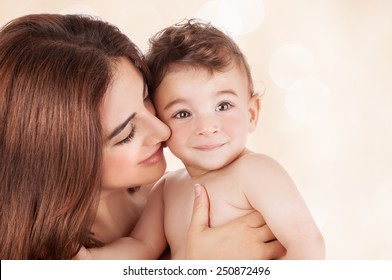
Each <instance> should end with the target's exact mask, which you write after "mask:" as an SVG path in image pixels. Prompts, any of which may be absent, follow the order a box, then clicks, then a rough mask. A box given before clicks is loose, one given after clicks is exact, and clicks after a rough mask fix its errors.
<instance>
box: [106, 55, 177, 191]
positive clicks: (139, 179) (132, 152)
mask: <svg viewBox="0 0 392 280" xmlns="http://www.w3.org/2000/svg"><path fill="white" fill-rule="evenodd" d="M146 96H147V87H146V85H145V84H144V80H143V78H142V75H141V73H140V72H139V71H138V70H137V69H136V67H135V66H134V65H133V64H132V63H130V61H129V60H128V59H126V58H121V60H120V61H119V62H118V63H117V64H116V69H115V75H114V78H113V81H112V85H111V86H110V87H109V89H108V92H107V94H106V96H105V98H104V102H103V105H102V108H101V119H102V125H103V131H104V139H105V147H104V151H103V166H102V168H103V179H102V181H103V191H108V190H113V189H124V188H131V187H136V186H140V185H143V184H147V183H151V182H154V181H156V180H158V179H159V178H160V177H161V176H162V175H163V173H164V171H165V169H166V162H165V159H164V156H163V153H162V149H163V144H162V142H163V141H165V140H166V139H168V137H169V136H170V130H169V128H168V127H167V126H166V125H165V124H163V123H162V122H161V121H160V120H159V119H157V118H156V117H155V111H154V108H153V106H152V103H151V102H150V100H148V99H146Z"/></svg>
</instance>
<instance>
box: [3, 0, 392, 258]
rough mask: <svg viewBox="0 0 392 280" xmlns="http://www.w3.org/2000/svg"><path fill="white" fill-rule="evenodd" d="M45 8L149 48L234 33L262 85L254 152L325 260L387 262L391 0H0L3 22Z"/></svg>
mask: <svg viewBox="0 0 392 280" xmlns="http://www.w3.org/2000/svg"><path fill="white" fill-rule="evenodd" d="M240 2H241V4H239V3H240ZM43 12H50V13H89V14H94V15H98V16H100V17H102V18H103V19H105V20H107V21H109V22H111V23H113V24H115V25H117V26H118V27H119V28H120V29H121V30H122V31H124V32H125V33H126V34H128V35H129V37H130V38H131V39H132V40H133V41H134V42H135V43H136V44H137V45H138V46H139V47H140V48H141V49H142V50H143V51H144V50H146V49H147V40H148V38H149V37H150V36H151V35H152V34H153V33H155V32H157V31H158V30H160V29H161V28H163V27H165V26H167V25H171V24H173V23H175V22H178V21H180V20H182V19H184V18H189V17H200V18H203V19H206V20H209V21H211V22H212V23H214V24H216V25H218V26H220V27H222V28H224V29H225V30H227V31H228V32H230V33H231V34H232V36H233V37H235V40H236V41H237V42H238V44H239V45H240V47H241V48H242V50H243V51H244V53H245V54H246V56H247V57H248V60H249V62H250V64H251V67H252V71H253V76H254V79H255V81H256V88H257V89H258V90H259V91H260V92H262V91H264V90H265V95H264V96H263V106H262V112H261V119H260V124H259V126H258V129H257V131H256V132H255V133H253V134H252V135H251V137H250V139H249V147H250V148H251V149H253V150H254V151H257V152H261V153H266V154H269V155H271V156H272V157H274V158H275V159H277V160H278V161H279V162H280V163H281V164H282V165H283V166H284V167H285V168H286V169H287V171H288V172H289V173H290V174H291V176H292V177H293V179H294V180H295V182H296V184H297V186H298V188H299V189H300V191H301V193H302V194H303V196H304V198H305V200H306V201H307V203H308V205H309V207H310V209H311V212H312V213H313V214H314V218H315V219H316V221H317V224H318V225H319V227H320V229H321V231H322V232H323V234H324V237H325V240H326V245H327V258H328V259H392V241H391V236H392V203H391V202H392V175H391V169H392V168H391V167H392V148H391V143H392V110H391V105H392V95H391V94H392V83H391V78H392V70H391V69H392V66H391V65H392V2H391V1H389V0H346V1H342V0H329V1H327V0H296V1H294V0H265V1H262V0H241V1H234V0H226V1H225V0H209V1H207V0H199V1H183V0H166V1H158V0H133V1H126V0H111V1H100V0H91V1H88V0H85V1H83V0H79V1H76V0H75V1H71V0H69V1H67V0H63V1H50V0H0V24H1V25H3V24H5V23H6V22H7V21H9V20H11V19H12V18H14V17H17V16H21V15H24V14H27V13H43ZM168 159H169V168H170V169H174V168H177V167H179V166H181V164H180V163H179V162H178V161H176V160H175V159H174V158H173V157H172V156H171V155H169V154H168Z"/></svg>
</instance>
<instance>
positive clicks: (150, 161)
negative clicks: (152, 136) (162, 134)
mask: <svg viewBox="0 0 392 280" xmlns="http://www.w3.org/2000/svg"><path fill="white" fill-rule="evenodd" d="M162 154H163V148H162V146H161V147H159V149H158V150H156V151H155V152H154V153H153V154H152V155H151V156H149V157H148V158H146V159H145V160H143V161H141V162H140V163H139V164H146V165H152V164H155V163H158V162H159V161H161V159H162Z"/></svg>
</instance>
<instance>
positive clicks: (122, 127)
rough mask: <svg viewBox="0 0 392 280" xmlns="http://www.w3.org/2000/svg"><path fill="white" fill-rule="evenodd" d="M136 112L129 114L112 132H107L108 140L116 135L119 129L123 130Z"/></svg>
mask: <svg viewBox="0 0 392 280" xmlns="http://www.w3.org/2000/svg"><path fill="white" fill-rule="evenodd" d="M135 116H136V113H133V114H132V115H130V116H129V117H128V118H127V119H126V120H125V121H123V122H122V123H121V124H120V125H119V126H117V127H116V128H115V129H114V130H113V131H112V133H110V134H109V137H108V140H110V139H112V138H113V137H115V136H116V135H118V134H119V133H120V132H121V131H123V130H124V128H125V127H126V126H127V125H128V123H129V122H130V121H131V120H132V119H133V118H135Z"/></svg>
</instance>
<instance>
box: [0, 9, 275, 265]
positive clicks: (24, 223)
mask: <svg viewBox="0 0 392 280" xmlns="http://www.w3.org/2000/svg"><path fill="white" fill-rule="evenodd" d="M0 81H1V83H0V124H1V126H0V151H1V159H0V200H1V206H0V207H1V210H0V223H1V225H2V226H1V229H0V240H1V244H0V258H1V259H71V258H74V257H75V256H76V254H77V253H78V251H79V250H80V248H81V247H82V246H85V247H87V248H90V247H96V246H103V245H105V244H108V243H110V242H112V241H114V240H116V239H117V238H119V237H122V236H126V235H128V233H129V232H130V231H131V230H132V228H133V226H134V224H135V223H136V221H137V219H138V217H139V215H140V213H141V211H142V209H143V207H144V203H145V201H146V198H147V196H148V192H149V187H148V185H151V184H152V183H153V182H155V181H156V180H157V179H159V178H160V177H161V176H162V174H163V173H164V171H165V168H166V163H165V160H164V157H163V154H162V148H163V144H162V143H164V141H165V140H166V139H168V137H169V136H170V131H169V129H168V128H167V127H166V126H165V125H164V124H163V123H161V122H160V121H159V120H158V119H157V118H156V117H155V115H154V114H155V113H154V109H153V107H152V105H151V103H150V101H149V99H148V85H149V84H150V83H151V78H150V73H149V70H148V69H147V67H146V66H145V64H144V61H143V58H142V55H141V53H140V52H139V51H138V49H137V47H136V46H135V45H134V44H133V43H132V42H131V41H130V40H129V39H128V38H127V37H126V36H125V35H124V34H122V33H121V32H120V31H119V30H118V29H117V28H115V27H114V26H112V25H110V24H108V23H105V22H102V21H99V20H94V19H91V18H87V17H81V16H76V15H67V16H63V15H28V16H24V17H21V18H18V19H15V20H14V21H12V22H11V23H9V24H8V25H6V26H5V27H4V28H3V29H2V30H1V31H0ZM197 194H198V195H197V196H196V200H195V206H194V209H195V210H194V214H193V215H194V218H193V221H192V225H191V228H190V230H189V234H188V243H187V257H188V258H198V259H207V258H230V252H232V251H237V252H236V253H238V251H240V252H242V251H243V254H244V255H245V256H247V258H256V257H257V258H260V257H261V258H274V257H277V256H278V255H279V254H280V253H281V252H282V248H281V246H280V244H278V243H277V242H272V243H266V242H267V241H270V240H271V239H273V236H272V234H271V232H270V231H269V230H268V228H266V227H261V228H259V227H260V226H261V225H262V224H263V220H262V218H260V217H259V216H257V215H256V214H255V215H250V216H247V217H243V218H242V219H239V220H237V221H235V222H232V223H230V224H228V225H224V226H222V227H220V228H214V229H210V228H208V226H207V224H208V199H207V195H206V193H205V190H204V189H201V190H200V189H197ZM254 228H257V229H254ZM233 230H239V231H242V232H243V234H242V237H241V238H238V237H234V236H231V234H230V233H231V231H233ZM227 238H232V239H233V240H232V242H228V243H229V244H231V246H232V247H230V248H220V247H219V240H222V239H227ZM244 240H249V241H251V242H254V240H257V241H259V242H258V243H259V244H260V246H254V247H253V248H252V250H251V251H248V249H247V246H246V245H243V243H244ZM217 244H218V245H217ZM113 258H116V256H113Z"/></svg>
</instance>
